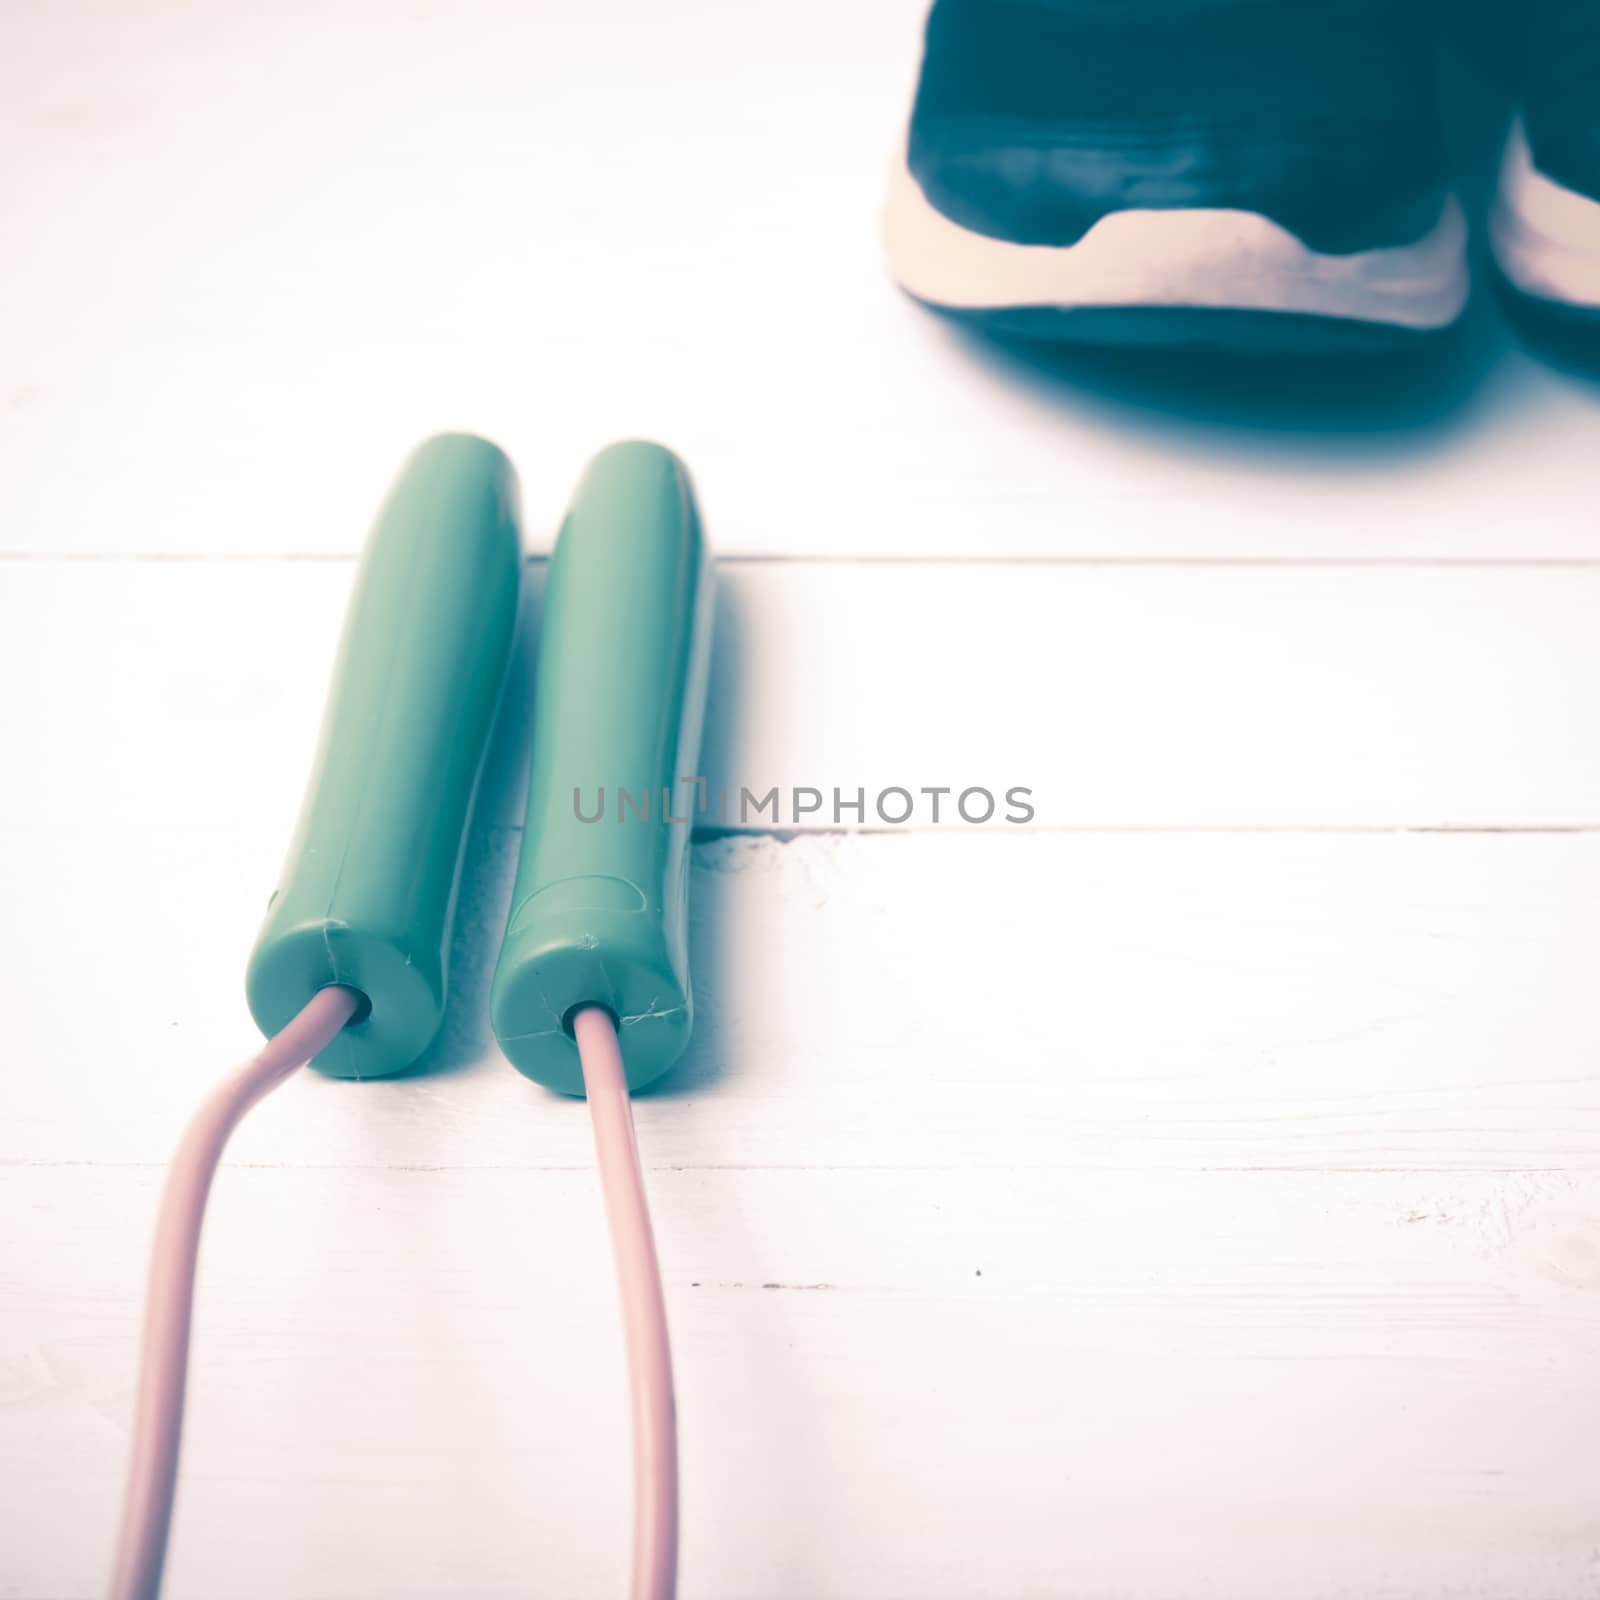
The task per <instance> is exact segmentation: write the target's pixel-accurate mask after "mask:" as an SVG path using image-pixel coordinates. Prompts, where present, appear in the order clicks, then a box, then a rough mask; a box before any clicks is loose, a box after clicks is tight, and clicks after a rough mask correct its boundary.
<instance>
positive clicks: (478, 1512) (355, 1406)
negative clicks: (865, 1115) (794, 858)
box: [0, 1116, 1600, 1600]
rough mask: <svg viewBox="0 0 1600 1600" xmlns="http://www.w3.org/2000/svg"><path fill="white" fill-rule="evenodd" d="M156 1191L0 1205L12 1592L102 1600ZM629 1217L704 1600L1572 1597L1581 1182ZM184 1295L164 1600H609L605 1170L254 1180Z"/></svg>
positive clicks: (1115, 1195)
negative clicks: (184, 1344) (186, 1345)
mask: <svg viewBox="0 0 1600 1600" xmlns="http://www.w3.org/2000/svg"><path fill="white" fill-rule="evenodd" d="M539 1120H540V1119H538V1118H536V1117H533V1116H528V1117H526V1118H524V1119H523V1126H524V1128H525V1129H526V1131H527V1132H528V1134H529V1137H530V1139H531V1140H537V1139H538V1136H539V1135H538V1124H539ZM157 1176H158V1175H157V1174H156V1173H155V1172H154V1171H152V1170H149V1169H131V1170H130V1169H124V1168H99V1167H96V1168H79V1169H63V1168H29V1169H23V1170H12V1171H10V1172H7V1173H6V1174H5V1175H4V1177H3V1178H0V1184H3V1187H4V1190H5V1208H4V1214H5V1215H6V1216H7V1217H10V1218H16V1217H22V1218H26V1219H27V1221H28V1226H27V1229H26V1232H25V1234H24V1235H23V1236H22V1237H20V1238H16V1239H13V1240H11V1241H9V1242H8V1245H7V1250H6V1257H5V1259H6V1262H7V1274H8V1280H9V1284H10V1286H11V1292H10V1293H8V1294H7V1297H6V1309H5V1312H4V1328H5V1335H6V1346H7V1349H8V1351H9V1352H10V1357H9V1360H8V1365H7V1369H6V1380H7V1399H8V1405H7V1407H6V1411H5V1413H4V1415H5V1418H6V1428H7V1433H8V1435H9V1440H10V1445H9V1447H8V1449H7V1451H6V1454H5V1463H6V1465H5V1467H4V1469H3V1470H4V1477H3V1480H0V1481H3V1483H4V1490H5V1492H4V1495H3V1501H4V1504H5V1506H6V1512H5V1517H6V1519H7V1521H8V1524H9V1526H8V1530H7V1536H6V1541H5V1543H6V1547H7V1550H8V1557H7V1578H8V1593H9V1594H11V1595H15V1596H43V1595H85V1596H86V1595H89V1594H91V1593H93V1592H94V1591H95V1588H96V1585H97V1583H98V1581H99V1578H100V1574H101V1571H102V1569H103V1565H104V1560H105V1558H106V1554H107V1551H108V1540H109V1529H110V1526H111V1518H112V1512H113V1507H114V1503H115V1493H116V1475H117V1472H118V1469H119V1467H120V1463H121V1455H122V1449H123V1447H124V1445H125V1438H126V1428H127V1424H128V1416H129V1409H130V1404H131V1396H130V1394H129V1392H128V1386H129V1381H130V1374H131V1359H130V1350H129V1333H128V1330H129V1329H130V1327H131V1326H132V1323H133V1321H134V1318H135V1314H136V1298H137V1291H138V1262H137V1259H136V1256H135V1254H134V1253H133V1252H130V1251H129V1249H128V1248H127V1237H126V1236H127V1234H128V1233H130V1232H133V1231H135V1230H133V1229H131V1228H128V1227H126V1226H125V1227H122V1228H115V1227H110V1226H108V1225H107V1218H108V1217H115V1216H124V1217H130V1218H131V1217H133V1216H139V1217H141V1218H142V1217H145V1216H147V1215H148V1213H149V1211H150V1209H151V1208H152V1207H153V1205H154V1200H155V1186H156V1182H157ZM651 1187H652V1193H653V1198H654V1202H655V1208H656V1212H657V1216H658V1219H659V1234H660V1241H661V1250H662V1254H663V1257H664V1261H665V1271H666V1277H667V1285H668V1297H669V1304H670V1309H671V1314H672V1317H673V1331H674V1339H675V1343H676V1350H677V1359H678V1368H679V1373H680V1392H681V1399H682V1406H683V1416H684V1460H685V1495H684V1499H685V1506H686V1509H687V1523H686V1527H687V1539H686V1544H685V1552H684V1585H685V1593H686V1594H695V1595H705V1596H714V1597H719V1600H744V1597H747V1596H752V1595H782V1596H799V1595H814V1594H827V1595H838V1596H847V1597H862V1600H865V1597H874V1600H876V1597H886V1600H887V1597H895V1600H911V1597H913V1596H940V1597H950V1600H961V1597H970V1596H973V1595H1015V1594H1037V1595H1161V1596H1195V1595H1205V1596H1211V1595H1230V1596H1236V1597H1241V1600H1280V1597H1282V1596H1285V1595H1294V1596H1302V1595H1305V1596H1312V1595H1315V1596H1335V1595H1350V1596H1354V1595H1361V1596H1377V1597H1380V1600H1391V1597H1401V1596H1405V1597H1411V1596H1416V1595H1428V1596H1451V1597H1466V1596H1472V1597H1475V1600H1489V1597H1494V1600H1513V1597H1517V1600H1521V1597H1524V1596H1526V1595H1528V1594H1530V1593H1537V1594H1539V1595H1542V1596H1573V1597H1578V1596H1583V1595H1586V1594H1588V1593H1589V1592H1590V1590H1591V1589H1592V1580H1593V1554H1594V1521H1593V1499H1594V1496H1593V1485H1594V1481H1595V1476H1596V1468H1597V1465H1600V1463H1597V1458H1596V1449H1597V1446H1596V1439H1597V1438H1600V1427H1597V1424H1600V1404H1597V1400H1596V1393H1595V1386H1594V1382H1593V1371H1592V1351H1593V1346H1594V1340H1595V1337H1596V1335H1597V1333H1600V1318H1597V1315H1596V1310H1595V1307H1596V1299H1595V1291H1596V1288H1597V1287H1600V1278H1597V1275H1596V1266H1595V1260H1594V1255H1593V1249H1592V1235H1591V1228H1592V1218H1593V1215H1594V1211H1595V1207H1596V1205H1597V1204H1600V1192H1597V1191H1596V1187H1595V1180H1594V1179H1593V1178H1592V1177H1591V1178H1585V1179H1583V1180H1576V1179H1570V1178H1555V1177H1540V1178H1530V1177H1526V1176H1513V1175H1508V1174H1455V1175H1451V1176H1448V1177H1418V1176H1415V1175H1406V1176H1402V1175H1397V1174H1371V1173H1362V1174H1304V1173H1301V1174H1259V1173H1250V1174H1239V1173H1197V1174H1173V1173H1168V1174H1162V1175H1156V1176H1151V1175H1147V1174H1105V1173H1098V1174H1085V1173H1070V1172H1063V1171H1059V1170H1057V1171H1048V1172H1039V1171H1033V1172H1006V1171H989V1172H981V1171H972V1170H962V1171H957V1172H948V1171H945V1172H939V1173H929V1172H927V1171H920V1170H913V1171H898V1172H883V1171H878V1172H859V1171H858V1172H840V1171H804V1172H774V1171H770V1170H768V1171H757V1172H750V1171H741V1172H737V1173H734V1172H725V1171H724V1172H707V1171H693V1172H656V1173H654V1174H653V1175H652V1179H651ZM204 1278H205V1294H204V1302H203V1307H202V1313H201V1317H200V1321H199V1325H198V1337H197V1348H196V1369H195V1382H194V1390H193V1407H192V1412H191V1416H192V1425H191V1428H190V1431H189V1438H188V1450H187V1455H186V1460H185V1477H184V1484H183V1490H182V1495H181V1498H180V1509H179V1524H178V1535H177V1541H176V1545H175V1550H174V1562H173V1569H172V1588H171V1592H172V1594H173V1595H174V1596H180V1597H181V1596H190V1595H193V1596H199V1595H211V1594H227V1595H229V1596H238V1597H240V1600H254V1597H257V1596H260V1597H265V1596H276V1595H283V1594H294V1595H303V1596H328V1595H380V1594H381V1595H406V1596H422V1595H439V1594H451V1595H471V1596H483V1597H489V1596H495V1597H499V1596H505V1597H509V1596H512V1595H519V1594H526V1593H528V1592H530V1590H531V1591H533V1592H539V1593H549V1594H571V1595H585V1596H588V1595H595V1596H601V1595H608V1594H615V1593H618V1592H620V1590H621V1586H622V1576H623V1572H624V1562H625V1552H626V1531H625V1530H626V1516H627V1508H626V1504H625V1501H626V1496H625V1493H624V1478H623V1475H622V1474H621V1473H619V1472H618V1470H617V1466H618V1463H619V1462H620V1461H621V1460H623V1459H624V1455H625V1450H626V1423H625V1406H624V1395H623V1386H622V1381H621V1350H620V1344H619V1340H618V1337H617V1333H616V1329H615V1311H614V1307H613V1305H612V1289H611V1285H610V1282H609V1276H608V1273H607V1264H606V1255H605V1248H604V1235H603V1231H602V1223H601V1217H600V1204H599V1196H598V1192H597V1189H596V1185H595V1182H594V1179H593V1177H592V1175H591V1174H590V1173H588V1172H587V1171H565V1172H563V1171H556V1172H549V1171H546V1172H539V1171H536V1170H531V1169H523V1170H518V1171H474V1172H459V1171H456V1172H449V1173H435V1172H422V1171H411V1172H399V1171H392V1170H371V1169H367V1170H359V1171H350V1170H327V1169H324V1170H319V1171H309V1172H307V1171H299V1172H287V1171H284V1170H282V1169H271V1170H260V1169H247V1170H228V1171H226V1172H225V1173H224V1174H223V1181H222V1183H221V1185H220V1187H219V1190H218V1195H217V1202H216V1209H215V1212H214V1214H213V1216H212V1219H211V1223H210V1227H209V1232H208V1241H207V1250H206V1256H205V1261H204ZM19 1288H20V1291H21V1292H18V1290H19ZM47 1533H53V1534H54V1537H46V1534H47Z"/></svg>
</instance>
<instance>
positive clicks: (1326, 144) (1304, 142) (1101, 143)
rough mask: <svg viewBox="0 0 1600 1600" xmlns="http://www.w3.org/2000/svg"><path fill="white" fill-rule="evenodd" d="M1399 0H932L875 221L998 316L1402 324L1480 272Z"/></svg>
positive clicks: (1419, 43) (943, 279)
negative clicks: (912, 91)
mask: <svg viewBox="0 0 1600 1600" xmlns="http://www.w3.org/2000/svg"><path fill="white" fill-rule="evenodd" d="M1429 16H1430V8H1428V7H1427V6H1426V5H1424V4H1419V3H1414V0H936V3H935V4H934V7H933V10H932V12H931V14H930V15H929V18H928V26H927V38H926V48H925V51H924V56H923V62H922V75H921V79H920V82H919V84H918V88H917V96H916V103H915V106H914V108H913V111H912V115H911V129H910V136H909V139H908V141H907V147H906V155H905V161H904V163H903V165H901V166H900V167H899V168H898V170H897V171H896V173H895V176H894V179H893V182H892V183H891V186H890V194H889V200H888V205H887V209H886V213H885V235H886V240H887V244H888V251H889V260H890V265H891V269H892V271H893V273H894V275H895V277H896V279H897V280H898V281H899V283H900V284H901V286H902V287H903V288H905V289H906V290H907V291H908V292H909V293H910V294H911V295H913V296H914V297H915V298H917V299H918V300H921V301H924V302H926V303H927V304H928V305H930V306H933V307H936V308H938V309H941V310H944V311H947V312H952V313H956V314H958V315H961V316H964V317H969V318H972V319H975V320H978V321H980V322H982V323H983V324H985V325H987V326H990V327H993V328H996V329H998V330H1000V331H1005V332H1015V333H1020V334H1025V335H1032V336H1044V337H1057V338H1064V339H1077V340H1087V341H1091V342H1111V343H1152V342H1153V343H1166V342H1176V343H1185V344H1202V345H1213V346H1219V347H1241V346H1243V347H1254V348H1261V349H1268V350H1279V349H1295V348H1335V349H1339V348H1349V347H1358V348H1359V347H1362V346H1369V345H1377V346H1392V345H1395V344H1404V343H1407V342H1409V341H1411V340H1414V339H1415V338H1416V337H1417V336H1418V335H1421V334H1428V333H1433V332H1437V331H1439V330H1441V329H1444V328H1447V327H1449V326H1450V325H1451V324H1452V323H1454V322H1455V321H1456V319H1457V318H1458V317H1459V316H1460V314H1461V311H1462V309H1463V308H1464V307H1465V305H1466V302H1467V297H1468V292H1469V283H1468V273H1467V262H1466V224H1465V220H1464V218H1463V215H1462V211H1461V207H1460V205H1459V204H1458V203H1457V201H1456V199H1455V197H1454V196H1453V194H1452V193H1451V191H1450V186H1449V180H1448V173H1447V168H1446V158H1445V151H1444V143H1443V137H1442V133H1441V130H1440V126H1439V116H1438V88H1437V62H1436V51H1435V48H1434V40H1433V38H1432V37H1431V32H1430V29H1429V28H1428V26H1427V22H1428V20H1429Z"/></svg>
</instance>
